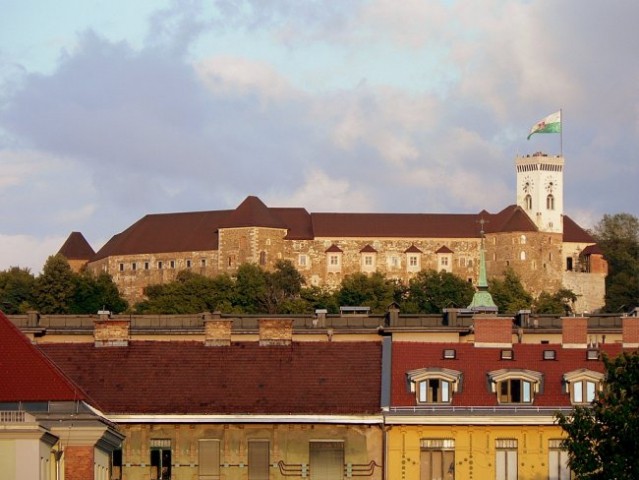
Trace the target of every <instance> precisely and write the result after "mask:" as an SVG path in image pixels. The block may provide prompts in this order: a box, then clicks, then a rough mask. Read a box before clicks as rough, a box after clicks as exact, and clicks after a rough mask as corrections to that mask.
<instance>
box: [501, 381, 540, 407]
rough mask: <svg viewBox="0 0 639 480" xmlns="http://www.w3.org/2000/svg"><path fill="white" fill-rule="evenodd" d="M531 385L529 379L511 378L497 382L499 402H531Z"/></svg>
mask: <svg viewBox="0 0 639 480" xmlns="http://www.w3.org/2000/svg"><path fill="white" fill-rule="evenodd" d="M531 402H532V386H531V384H530V382H529V381H527V380H522V379H520V378H511V379H509V380H503V381H501V382H499V403H531Z"/></svg>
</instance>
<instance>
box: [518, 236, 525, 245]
mask: <svg viewBox="0 0 639 480" xmlns="http://www.w3.org/2000/svg"><path fill="white" fill-rule="evenodd" d="M519 243H520V244H521V245H526V235H522V236H521V237H519Z"/></svg>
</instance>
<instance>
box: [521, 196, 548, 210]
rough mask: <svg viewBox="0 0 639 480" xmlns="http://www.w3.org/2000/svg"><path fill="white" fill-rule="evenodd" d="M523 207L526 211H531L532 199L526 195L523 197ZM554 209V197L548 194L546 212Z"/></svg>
mask: <svg viewBox="0 0 639 480" xmlns="http://www.w3.org/2000/svg"><path fill="white" fill-rule="evenodd" d="M524 206H525V208H526V210H532V208H533V206H532V197H531V196H530V195H526V196H525V197H524ZM554 209H555V197H554V196H553V195H552V194H549V195H548V196H547V197H546V210H554Z"/></svg>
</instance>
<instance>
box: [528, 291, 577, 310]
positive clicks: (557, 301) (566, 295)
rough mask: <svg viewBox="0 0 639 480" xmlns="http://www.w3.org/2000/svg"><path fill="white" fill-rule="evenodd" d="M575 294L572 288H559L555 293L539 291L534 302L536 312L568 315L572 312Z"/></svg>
mask: <svg viewBox="0 0 639 480" xmlns="http://www.w3.org/2000/svg"><path fill="white" fill-rule="evenodd" d="M576 301H577V295H575V293H574V292H573V291H572V290H568V289H567V288H561V289H559V290H557V291H556V292H555V293H548V292H545V291H544V292H541V293H540V294H539V296H538V297H537V299H536V300H535V303H534V310H535V312H536V313H548V314H556V315H569V314H571V313H573V306H574V304H575V302H576Z"/></svg>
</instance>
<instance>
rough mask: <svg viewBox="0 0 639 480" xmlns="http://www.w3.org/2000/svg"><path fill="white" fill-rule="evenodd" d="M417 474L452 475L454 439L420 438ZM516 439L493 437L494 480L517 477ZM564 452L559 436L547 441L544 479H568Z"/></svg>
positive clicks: (434, 478)
mask: <svg viewBox="0 0 639 480" xmlns="http://www.w3.org/2000/svg"><path fill="white" fill-rule="evenodd" d="M420 443H421V449H420V450H421V451H420V478H421V479H422V480H442V479H445V480H454V479H455V440H454V439H452V438H425V439H422V440H421V442H420ZM518 454H519V451H518V441H517V440H516V439H511V438H499V439H496V440H495V478H496V480H517V478H518V477H517V475H518V473H517V467H518V463H519V460H518ZM570 476H571V473H570V469H569V468H568V453H567V452H566V451H565V450H564V449H562V447H561V440H559V439H552V440H549V441H548V477H547V478H548V479H549V480H569V479H570Z"/></svg>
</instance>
